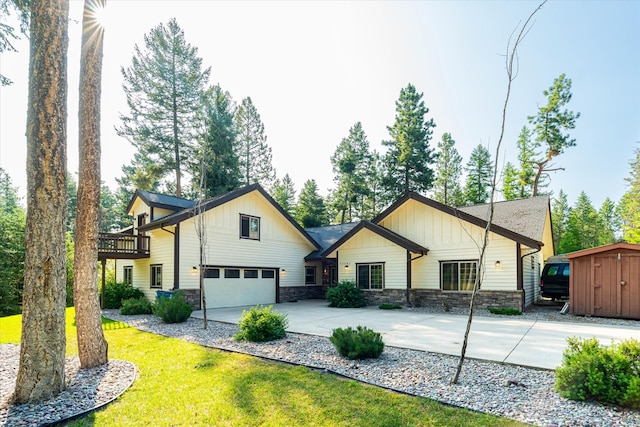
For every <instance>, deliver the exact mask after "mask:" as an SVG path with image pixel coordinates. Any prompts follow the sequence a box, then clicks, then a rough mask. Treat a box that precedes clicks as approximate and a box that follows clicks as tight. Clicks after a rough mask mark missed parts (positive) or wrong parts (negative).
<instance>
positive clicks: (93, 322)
mask: <svg viewBox="0 0 640 427" xmlns="http://www.w3.org/2000/svg"><path fill="white" fill-rule="evenodd" d="M105 3H106V0H85V2H84V15H83V18H82V53H81V57H80V106H79V113H78V116H79V117H78V122H79V127H80V135H79V139H78V143H79V154H80V156H79V157H80V164H79V168H78V198H77V214H76V234H75V250H74V263H73V277H74V280H73V300H74V303H75V307H76V327H77V338H78V356H79V357H80V366H81V367H82V368H91V367H93V366H99V365H103V364H105V363H107V361H108V359H107V341H106V340H105V338H104V333H103V332H102V318H101V315H100V303H99V301H98V222H99V216H100V184H101V183H100V93H101V90H100V89H101V77H102V43H103V33H104V31H103V28H102V27H101V26H100V25H98V23H97V22H96V8H104V6H105ZM103 286H104V284H103Z"/></svg>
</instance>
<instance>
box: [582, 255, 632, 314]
mask: <svg viewBox="0 0 640 427" xmlns="http://www.w3.org/2000/svg"><path fill="white" fill-rule="evenodd" d="M592 266H593V281H592V283H593V289H592V291H593V295H592V296H593V298H592V299H591V300H592V301H593V307H592V310H591V314H592V315H594V316H602V317H626V318H631V319H640V256H639V255H635V254H620V258H619V259H618V254H610V255H602V256H595V257H594V258H593V265H592Z"/></svg>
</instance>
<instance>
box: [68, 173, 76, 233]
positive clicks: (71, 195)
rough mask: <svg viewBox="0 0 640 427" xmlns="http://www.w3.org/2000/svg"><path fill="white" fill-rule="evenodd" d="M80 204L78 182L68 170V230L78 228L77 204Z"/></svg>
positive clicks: (71, 230)
mask: <svg viewBox="0 0 640 427" xmlns="http://www.w3.org/2000/svg"><path fill="white" fill-rule="evenodd" d="M77 205H78V183H77V182H76V179H75V178H74V177H73V175H72V174H70V173H69V172H67V212H68V213H67V231H68V232H70V233H72V234H73V233H74V232H75V230H76V206H77Z"/></svg>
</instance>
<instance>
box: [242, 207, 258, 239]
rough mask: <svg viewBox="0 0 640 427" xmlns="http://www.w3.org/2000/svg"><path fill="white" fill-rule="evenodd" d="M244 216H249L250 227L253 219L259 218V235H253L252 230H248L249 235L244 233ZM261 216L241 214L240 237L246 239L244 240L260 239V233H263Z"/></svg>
mask: <svg viewBox="0 0 640 427" xmlns="http://www.w3.org/2000/svg"><path fill="white" fill-rule="evenodd" d="M244 218H247V220H248V221H249V222H248V224H249V227H251V220H252V219H257V220H258V237H251V230H249V231H248V235H247V236H244V235H243V234H242V220H243V219H244ZM261 222H262V221H261V218H260V217H259V216H255V215H249V214H243V213H241V214H240V238H241V239H244V240H258V241H259V240H260V235H261V231H262V230H261V228H262V224H261Z"/></svg>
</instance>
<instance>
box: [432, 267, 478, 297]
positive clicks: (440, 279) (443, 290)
mask: <svg viewBox="0 0 640 427" xmlns="http://www.w3.org/2000/svg"><path fill="white" fill-rule="evenodd" d="M463 262H474V263H475V264H476V271H477V269H478V264H479V262H480V260H478V259H459V260H458V259H449V260H440V278H439V282H440V290H441V291H442V292H467V293H469V292H473V290H470V291H467V290H460V264H461V263H463ZM454 263H455V264H458V289H443V286H442V265H443V264H454ZM476 274H477V273H476Z"/></svg>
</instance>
